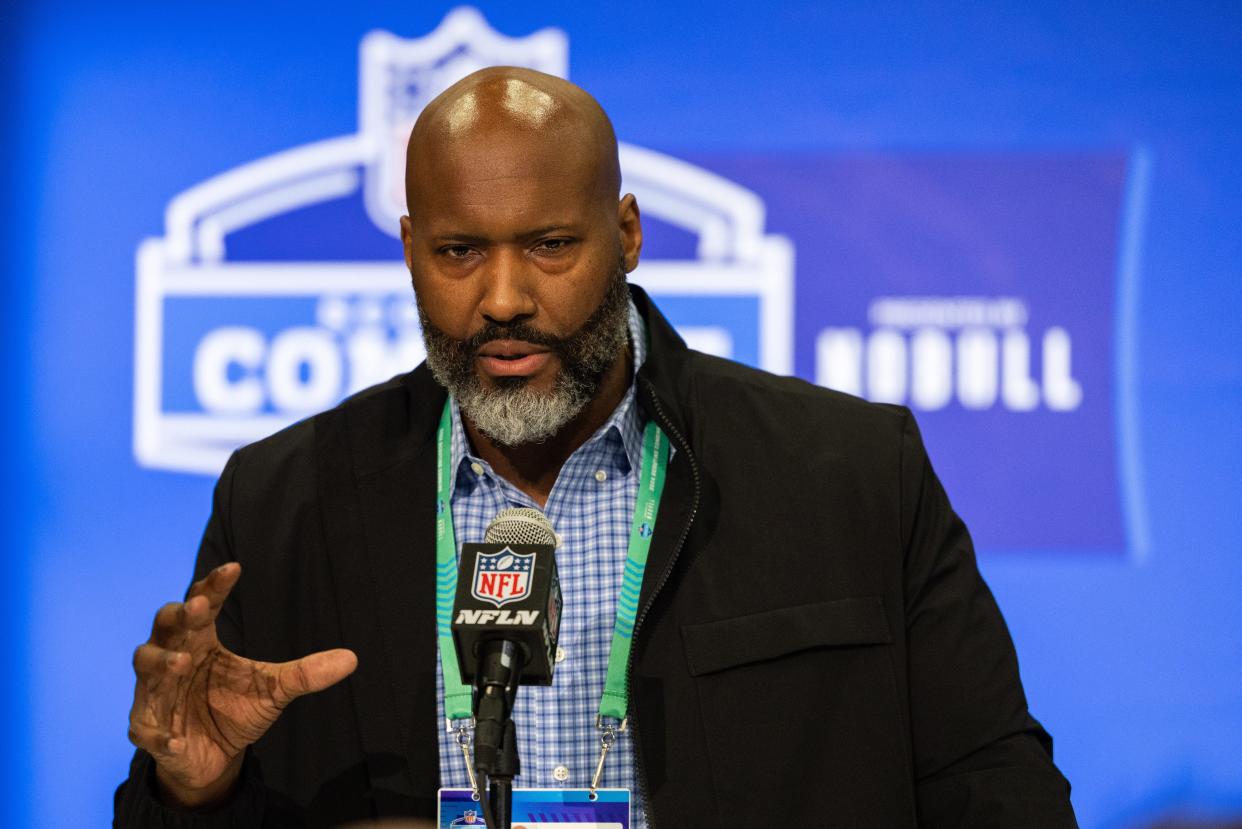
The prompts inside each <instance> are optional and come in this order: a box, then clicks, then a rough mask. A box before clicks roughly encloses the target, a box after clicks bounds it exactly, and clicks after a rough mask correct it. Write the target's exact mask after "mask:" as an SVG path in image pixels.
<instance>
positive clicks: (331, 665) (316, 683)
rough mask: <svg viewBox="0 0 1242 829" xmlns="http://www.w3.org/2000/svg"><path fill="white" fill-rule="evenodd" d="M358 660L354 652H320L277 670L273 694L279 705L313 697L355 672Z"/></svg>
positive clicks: (278, 666)
mask: <svg viewBox="0 0 1242 829" xmlns="http://www.w3.org/2000/svg"><path fill="white" fill-rule="evenodd" d="M357 667H358V657H357V655H355V654H354V652H353V651H351V650H347V649H345V648H336V649H334V650H330V651H319V652H318V653H312V654H310V655H308V656H303V657H302V658H301V659H295V660H293V661H292V662H284V663H282V664H280V665H277V666H276V693H277V696H278V698H279V699H278V701H279V702H280V704H282V705H283V704H285V703H288V702H290V701H291V700H295V699H297V698H298V697H300V696H302V695H303V694H313V693H315V692H316V691H322V690H323V689H324V688H327V687H329V686H331V685H335V684H336V683H338V682H340V681H341V680H342V679H344V678H345V677H347V676H349V675H350V674H352V673H353V672H354V669H355V668H357Z"/></svg>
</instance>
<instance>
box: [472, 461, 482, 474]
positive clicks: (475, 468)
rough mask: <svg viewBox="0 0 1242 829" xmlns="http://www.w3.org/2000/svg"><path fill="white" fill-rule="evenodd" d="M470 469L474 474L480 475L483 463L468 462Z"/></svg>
mask: <svg viewBox="0 0 1242 829" xmlns="http://www.w3.org/2000/svg"><path fill="white" fill-rule="evenodd" d="M470 471H472V472H473V473H474V474H476V475H482V474H483V464H481V463H472V464H470Z"/></svg>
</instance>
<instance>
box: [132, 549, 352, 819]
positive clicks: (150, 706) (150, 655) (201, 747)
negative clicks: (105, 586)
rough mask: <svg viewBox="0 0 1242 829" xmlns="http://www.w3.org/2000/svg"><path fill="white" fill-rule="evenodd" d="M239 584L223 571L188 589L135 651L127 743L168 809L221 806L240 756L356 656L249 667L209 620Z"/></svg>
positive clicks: (332, 653) (323, 654) (230, 568)
mask: <svg viewBox="0 0 1242 829" xmlns="http://www.w3.org/2000/svg"><path fill="white" fill-rule="evenodd" d="M240 576H241V565H240V564H237V563H230V564H224V565H221V566H220V567H217V568H216V569H215V570H212V571H211V572H210V573H208V574H207V576H206V577H205V578H203V579H201V580H200V581H197V582H195V583H194V585H193V586H192V587H191V588H190V591H189V593H188V594H187V596H186V600H185V601H184V602H171V603H169V604H166V605H164V607H162V608H160V611H159V612H158V613H156V614H155V624H154V625H153V626H152V628H151V638H150V639H148V640H147V641H146V643H144V644H142V645H140V646H139V647H138V648H137V650H135V651H134V673H136V674H137V676H138V681H137V685H136V687H135V689H134V707H133V708H132V709H131V710H130V714H129V739H130V741H131V742H133V744H134V745H136V746H138V747H139V748H142V749H145V750H146V751H148V752H149V753H150V754H151V756H152V757H154V758H155V762H156V776H157V778H158V780H159V783H160V789H161V793H162V794H163V796H164V798H165V799H166V800H169V801H171V802H172V803H174V804H177V805H181V806H185V807H201V806H205V805H209V804H211V803H214V802H216V801H219V800H222V799H223V798H225V797H227V795H228V793H229V792H230V790H231V789H232V787H233V785H234V783H235V782H236V780H237V777H238V774H239V772H240V771H241V762H242V755H243V751H244V749H245V748H246V746H248V745H250V744H251V743H253V742H254V741H255V740H257V739H259V738H260V737H261V736H263V734H264V733H265V732H266V731H267V729H268V728H269V727H271V725H272V723H273V722H275V721H276V718H277V717H278V716H280V712H281V711H283V710H284V708H285V706H286V705H288V704H289V703H290V702H292V701H293V700H294V699H296V698H297V697H300V696H302V695H303V694H309V693H313V692H315V691H322V690H323V689H324V688H327V687H328V686H330V685H333V684H335V683H337V682H339V681H340V680H342V679H344V678H345V677H347V676H349V675H350V674H351V673H353V671H354V668H356V667H357V666H358V657H356V656H355V655H354V653H353V651H349V650H344V649H339V648H338V649H336V650H328V651H320V652H319V653H313V654H310V655H309V656H304V657H302V658H301V659H295V660H294V661H292V662H283V663H275V662H256V661H255V660H253V659H246V658H244V657H241V656H238V655H237V654H235V653H232V652H231V651H229V650H227V649H226V648H225V647H224V646H223V645H221V644H220V640H219V639H218V638H217V637H216V616H217V615H219V613H220V608H221V606H223V604H224V600H225V598H226V597H227V596H228V594H229V591H230V590H232V589H233V586H234V585H235V584H237V580H238V578H239V577H240Z"/></svg>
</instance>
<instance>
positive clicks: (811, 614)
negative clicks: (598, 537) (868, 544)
mask: <svg viewBox="0 0 1242 829" xmlns="http://www.w3.org/2000/svg"><path fill="white" fill-rule="evenodd" d="M681 637H682V645H683V647H684V648H685V651H686V663H687V665H688V666H689V668H690V674H691V675H692V676H703V675H705V674H711V673H715V672H717V671H723V670H726V669H728V668H735V667H738V666H740V665H747V664H750V663H752V662H762V661H764V660H767V659H775V658H777V657H781V656H787V655H789V654H793V653H797V652H799V651H804V650H810V649H813V648H822V647H842V646H850V645H886V644H891V643H892V641H893V635H892V632H891V631H890V630H889V627H888V619H887V618H885V616H884V602H883V600H882V599H880V598H879V597H878V596H864V597H861V598H851V599H834V600H832V601H826V602H815V603H814V604H804V605H797V606H795V607H782V608H779V609H777V610H767V611H764V612H762V613H752V614H750V615H748V616H737V617H734V618H732V619H720V620H718V621H714V622H702V623H699V624H692V625H682V628H681Z"/></svg>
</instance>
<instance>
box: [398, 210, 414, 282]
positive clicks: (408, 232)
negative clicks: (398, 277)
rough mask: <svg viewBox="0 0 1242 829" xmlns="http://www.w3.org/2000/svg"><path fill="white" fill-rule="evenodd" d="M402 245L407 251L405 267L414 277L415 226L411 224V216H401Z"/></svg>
mask: <svg viewBox="0 0 1242 829" xmlns="http://www.w3.org/2000/svg"><path fill="white" fill-rule="evenodd" d="M401 247H402V249H403V250H404V251H405V267H406V270H408V271H409V272H410V278H411V279H413V278H414V228H413V227H412V226H411V225H410V217H409V216H402V217H401Z"/></svg>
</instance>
